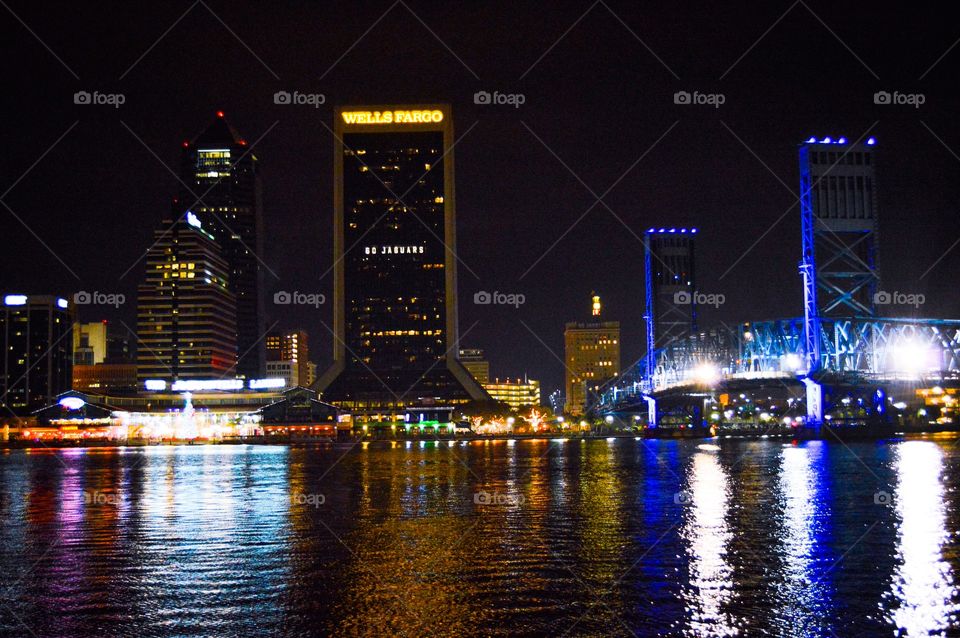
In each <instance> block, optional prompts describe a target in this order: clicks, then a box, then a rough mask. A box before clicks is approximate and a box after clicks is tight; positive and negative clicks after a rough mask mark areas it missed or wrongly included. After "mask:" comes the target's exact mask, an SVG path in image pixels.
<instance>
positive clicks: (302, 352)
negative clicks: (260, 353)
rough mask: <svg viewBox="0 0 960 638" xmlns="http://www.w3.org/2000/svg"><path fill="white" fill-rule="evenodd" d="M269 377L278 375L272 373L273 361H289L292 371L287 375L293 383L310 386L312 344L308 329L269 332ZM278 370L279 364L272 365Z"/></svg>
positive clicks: (266, 341) (267, 343) (285, 362)
mask: <svg viewBox="0 0 960 638" xmlns="http://www.w3.org/2000/svg"><path fill="white" fill-rule="evenodd" d="M265 343H266V352H267V377H273V376H276V375H274V374H273V373H271V363H272V364H278V363H284V364H287V363H289V364H290V365H289V367H290V368H292V370H291V372H290V373H288V374H287V375H285V378H287V377H288V378H289V379H290V381H291V385H302V386H308V385H309V384H310V370H309V364H310V359H309V357H310V344H309V340H308V337H307V332H306V330H291V331H287V332H282V331H276V332H270V333H269V334H267V336H266V339H265ZM272 369H274V370H277V369H278V366H276V365H274V366H272Z"/></svg>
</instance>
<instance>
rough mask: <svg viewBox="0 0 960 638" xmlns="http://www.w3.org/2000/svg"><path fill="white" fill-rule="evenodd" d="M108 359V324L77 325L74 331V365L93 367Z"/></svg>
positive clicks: (94, 322) (97, 322)
mask: <svg viewBox="0 0 960 638" xmlns="http://www.w3.org/2000/svg"><path fill="white" fill-rule="evenodd" d="M106 358H107V322H106V321H93V322H90V323H77V324H75V327H74V329H73V363H74V365H88V366H92V365H94V364H97V363H103V361H104V360H106Z"/></svg>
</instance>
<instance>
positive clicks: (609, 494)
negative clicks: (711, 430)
mask: <svg viewBox="0 0 960 638" xmlns="http://www.w3.org/2000/svg"><path fill="white" fill-rule="evenodd" d="M341 456H342V459H341ZM958 469H960V451H958V449H957V448H956V447H955V446H953V441H950V440H948V441H942V442H932V441H908V442H900V443H881V444H874V443H869V444H867V443H864V444H851V445H849V446H841V445H830V444H826V443H807V444H801V445H786V446H784V445H783V444H781V443H778V442H775V441H763V442H746V441H737V442H731V441H727V442H711V443H702V442H701V443H698V442H695V441H645V440H640V441H635V440H633V439H629V440H615V441H605V440H597V441H587V442H583V441H567V442H564V443H561V442H552V441H548V440H546V439H540V440H536V441H529V440H516V441H485V442H476V443H472V444H468V445H462V444H455V445H453V446H449V445H447V444H445V443H425V444H423V445H420V444H419V443H417V444H413V445H406V444H400V445H389V444H387V445H379V444H371V445H368V446H364V447H362V448H361V447H359V446H358V448H357V449H355V450H353V451H350V452H348V453H346V454H345V453H344V451H342V450H326V451H324V450H303V449H287V448H283V447H248V446H235V447H213V446H187V447H180V448H174V447H157V448H148V449H137V448H123V449H89V450H64V451H49V450H31V451H29V452H24V451H13V452H9V453H4V454H3V455H0V487H2V490H0V519H2V521H0V522H2V527H0V573H2V574H4V578H3V584H4V585H5V588H4V591H6V592H7V593H6V597H5V598H3V599H2V600H0V603H2V604H0V635H4V636H6V635H13V636H20V635H22V636H30V635H31V633H30V632H33V633H34V634H36V635H38V636H40V635H42V636H79V635H101V636H112V635H137V636H164V637H165V636H192V635H196V636H202V635H203V636H205V635H224V634H229V635H255V634H268V633H273V634H280V635H283V634H286V635H303V636H313V635H316V636H326V635H406V636H426V635H443V636H460V635H495V636H508V635H510V636H512V635H530V636H537V635H564V633H565V632H566V635H568V636H580V635H590V636H607V635H630V633H631V632H632V633H635V634H636V635H638V636H645V635H662V636H672V635H677V634H686V635H691V636H723V635H735V634H736V635H744V636H752V635H771V636H804V637H806V636H831V635H839V636H847V635H910V636H914V635H947V634H948V633H949V632H950V631H953V625H956V623H957V619H956V618H957V611H958V603H960V600H958V588H957V586H956V584H955V572H956V570H957V568H958V560H960V559H958V553H957V545H958V539H957V525H958V523H957V521H958V518H960V496H958V494H960V480H958V476H957V470H958ZM878 481H880V484H879V485H878ZM878 489H879V490H881V491H883V490H886V491H888V492H889V493H890V494H892V495H893V504H892V505H889V504H884V503H883V502H881V503H879V504H878V503H876V502H875V499H876V494H877V492H878ZM481 494H486V495H487V496H483V497H481V496H478V495H481ZM678 495H680V497H679V498H678ZM880 500H881V501H882V500H883V498H882V497H881V499H880ZM878 610H879V613H878ZM18 619H21V620H22V621H23V622H24V623H25V624H26V625H27V626H28V627H29V630H28V629H26V628H25V627H24V626H23V625H21V624H20V620H18Z"/></svg>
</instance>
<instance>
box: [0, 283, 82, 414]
mask: <svg viewBox="0 0 960 638" xmlns="http://www.w3.org/2000/svg"><path fill="white" fill-rule="evenodd" d="M2 300H3V304H2V305H0V345H2V347H3V356H2V358H0V366H2V368H0V404H2V411H3V412H4V414H3V415H2V416H3V417H7V416H9V415H10V414H11V413H12V414H14V415H18V416H22V415H27V414H30V413H31V412H33V411H34V410H37V409H39V408H41V407H43V406H45V405H47V404H49V403H50V402H51V401H52V400H53V399H54V397H56V396H57V395H58V394H60V393H62V392H65V391H67V390H69V389H70V381H71V378H70V377H71V369H72V364H73V356H72V354H73V343H72V336H73V331H74V327H73V323H74V319H73V318H74V308H73V304H71V303H70V302H68V301H67V300H66V299H64V298H62V297H56V296H51V295H22V294H6V295H3V297H2Z"/></svg>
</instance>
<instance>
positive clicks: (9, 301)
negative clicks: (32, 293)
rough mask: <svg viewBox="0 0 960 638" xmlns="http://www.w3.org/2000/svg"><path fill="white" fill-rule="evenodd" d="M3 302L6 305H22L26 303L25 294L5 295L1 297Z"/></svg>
mask: <svg viewBox="0 0 960 638" xmlns="http://www.w3.org/2000/svg"><path fill="white" fill-rule="evenodd" d="M3 303H5V304H6V305H8V306H22V305H24V304H26V303H27V296H26V295H7V296H6V297H4V298H3Z"/></svg>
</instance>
